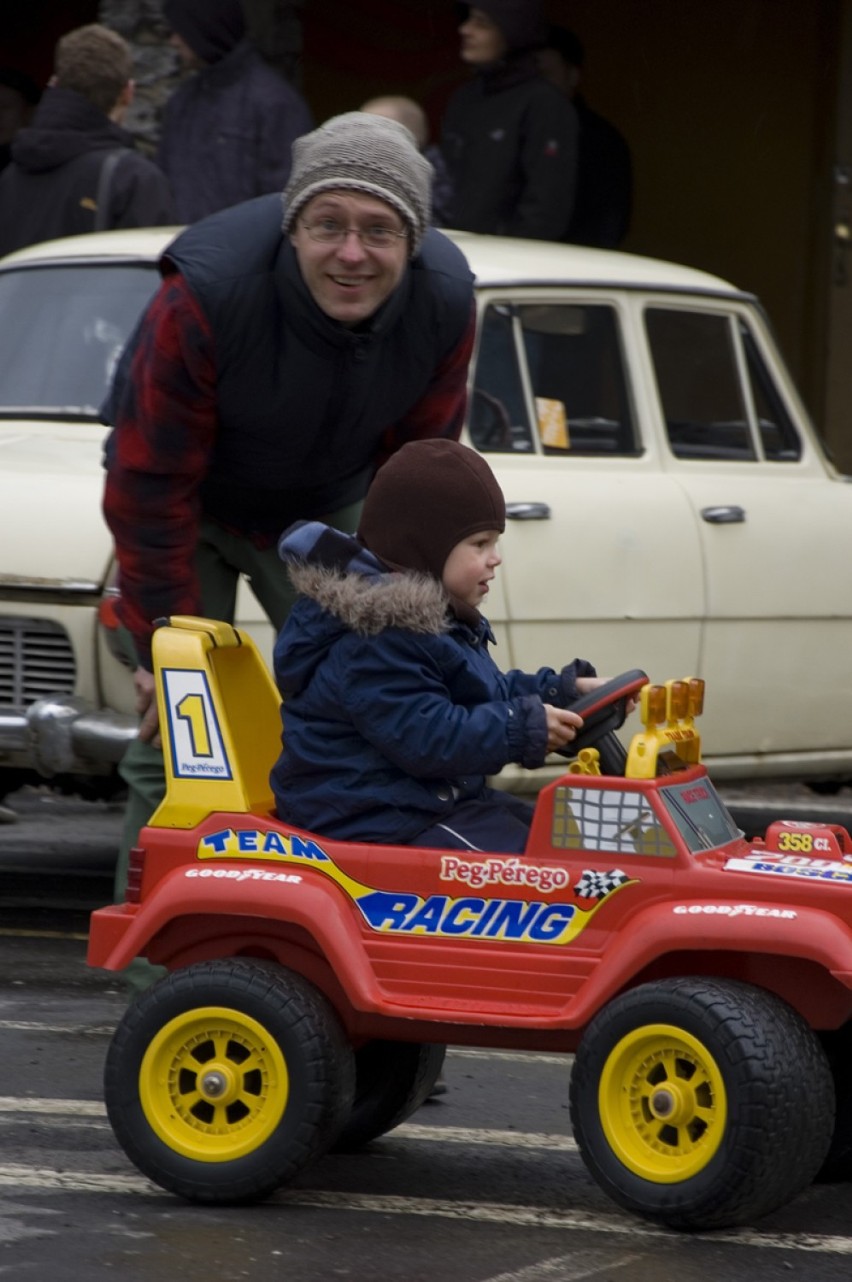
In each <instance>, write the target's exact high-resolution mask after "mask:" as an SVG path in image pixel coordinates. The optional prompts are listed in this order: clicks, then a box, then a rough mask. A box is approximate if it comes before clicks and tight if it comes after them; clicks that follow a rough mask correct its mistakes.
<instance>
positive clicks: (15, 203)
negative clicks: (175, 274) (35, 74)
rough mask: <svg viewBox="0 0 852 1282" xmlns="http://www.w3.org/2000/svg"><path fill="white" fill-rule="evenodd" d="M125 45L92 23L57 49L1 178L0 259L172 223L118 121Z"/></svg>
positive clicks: (159, 181)
mask: <svg viewBox="0 0 852 1282" xmlns="http://www.w3.org/2000/svg"><path fill="white" fill-rule="evenodd" d="M132 74H133V60H132V55H131V51H130V47H129V45H128V44H127V42H126V41H124V40H122V38H121V36H119V35H117V34H116V32H114V31H110V30H109V29H108V28H107V27H103V26H101V25H99V24H98V23H91V24H89V25H88V26H85V27H77V28H76V29H75V30H74V31H69V32H68V33H67V35H64V36H62V37H61V39H60V40H59V41H58V43H57V46H56V57H55V62H54V73H53V76H52V78H51V81H50V85H49V86H48V88H47V89H46V90H45V92H44V93H43V94H42V97H41V101H40V102H39V105H38V107H37V108H36V110H35V112H34V114H33V118H32V122H31V123H30V124H29V125H26V126H24V128H22V129H19V130H18V132H17V134H16V135H15V138H14V140H13V142H12V146H11V152H12V159H11V162H10V163H9V164H8V165H7V166H6V168H5V169H4V170H3V171H2V173H0V254H8V253H10V252H11V251H12V250H14V249H23V247H24V246H25V245H33V244H35V243H36V242H38V241H43V240H52V239H53V238H54V237H57V236H75V235H78V234H82V233H85V232H92V231H99V230H107V229H109V228H113V227H148V226H162V225H165V224H168V223H173V222H174V221H175V210H174V204H173V201H172V196H171V192H170V191H169V185H168V182H167V181H166V179H165V177H164V176H163V174H162V172H161V171H160V169H159V168H158V167H157V166H156V165H155V164H154V162H153V161H151V160H148V159H147V157H145V156H142V155H140V153H139V152H137V151H136V150H135V149H134V146H135V144H134V140H133V136H132V135H131V134H130V133H128V132H127V130H126V129H124V128H122V121H123V120H124V117H125V115H126V112H127V108H128V107H129V106H130V103H131V101H132V100H133V92H134V84H133V79H132Z"/></svg>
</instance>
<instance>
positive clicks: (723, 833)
mask: <svg viewBox="0 0 852 1282" xmlns="http://www.w3.org/2000/svg"><path fill="white" fill-rule="evenodd" d="M659 796H660V799H661V800H662V802H663V805H664V806H665V807H666V809H667V810H668V812H669V814H670V815H671V817H672V819H673V820H674V822H675V824H676V825H677V828H678V831H679V832H680V835H681V836H682V837H683V839H684V841H685V842H686V844H687V846H688V847H689V849H690V850H691V851H693V852H696V851H699V850H712V849H713V848H714V847H715V846H724V845H727V843H728V842H729V841H733V840H734V839H735V838H737V837H741V836H742V835H743V834H742V831H741V829H739V828H738V827H737V825H736V824H735V823H734V821H733V819H732V818H731V815H730V814H729V812H728V810H727V807H726V806H725V803H724V802H723V801H722V798H721V797H720V796H719V794H718V793H717V791H716V789H715V788H714V787H713V785H712V783H711V782H710V780H709V779H706V778H705V779H699V780H698V782H697V783H677V784H672V785H671V786H670V787H667V788H661V789H660V792H659Z"/></svg>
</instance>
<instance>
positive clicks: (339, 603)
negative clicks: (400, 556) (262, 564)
mask: <svg viewBox="0 0 852 1282" xmlns="http://www.w3.org/2000/svg"><path fill="white" fill-rule="evenodd" d="M367 555H369V553H368V554H367ZM290 579H291V581H292V583H293V586H294V588H295V589H296V591H297V592H299V593H301V595H302V596H306V597H309V598H310V600H311V601H315V602H316V603H317V605H319V606H321V607H322V608H323V610H326V611H328V613H329V614H331V615H333V616H334V617H335V619H338V620H339V621H340V622H341V623H342V624H343V625H344V626H345V627H346V628H348V629H349V630H350V631H352V632H357V633H358V635H359V636H362V637H373V636H378V634H379V633H380V632H384V631H385V629H386V628H405V629H406V630H407V631H409V632H424V633H431V634H433V635H436V636H437V635H438V634H439V633H441V632H446V631H448V629H449V626H450V619H449V616H448V613H447V611H448V607H449V598H448V597H447V594H446V592H445V591H444V589H443V588H442V587H441V585H440V583H438V582H437V580H436V579H433V578H430V577H429V576H428V575H426V574H400V573H394V574H392V573H389V572H387V571H384V572H383V571H382V569H381V567H379V565H378V562H377V563H376V573H375V575H372V576H369V577H368V576H366V575H365V574H364V573H363V572H361V573H355V574H348V573H346V572H345V571H343V572H341V571H340V570H337V569H331V568H329V567H328V566H324V565H309V564H306V563H304V562H302V563H298V562H297V563H294V564H292V565H291V566H290Z"/></svg>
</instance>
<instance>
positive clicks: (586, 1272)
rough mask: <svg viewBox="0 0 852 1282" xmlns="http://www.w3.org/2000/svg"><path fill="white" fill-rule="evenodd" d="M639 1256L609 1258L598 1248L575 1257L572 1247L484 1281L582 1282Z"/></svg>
mask: <svg viewBox="0 0 852 1282" xmlns="http://www.w3.org/2000/svg"><path fill="white" fill-rule="evenodd" d="M595 1255H598V1256H600V1257H601V1258H600V1263H599V1264H595V1263H593V1260H594V1257H595ZM641 1258H642V1257H641V1256H639V1255H625V1256H624V1257H623V1258H622V1259H620V1260H610V1259H608V1258H607V1257H605V1256H604V1253H603V1252H602V1251H598V1252H595V1251H584V1252H583V1259H582V1261H579V1260H578V1259H577V1253H576V1251H574V1252H572V1253H571V1254H570V1255H557V1256H554V1257H553V1258H552V1259H550V1260H539V1261H538V1263H536V1264H529V1265H527V1266H526V1268H523V1269H517V1270H514V1271H513V1272H511V1273H498V1274H495V1276H494V1277H492V1278H487V1279H486V1282H586V1280H587V1279H589V1278H595V1277H597V1276H598V1274H599V1273H604V1272H606V1275H607V1278H609V1277H610V1275H611V1274H612V1273H613V1272H614V1271H615V1270H616V1269H624V1268H626V1267H627V1265H628V1264H635V1263H636V1261H637V1260H640V1259H641Z"/></svg>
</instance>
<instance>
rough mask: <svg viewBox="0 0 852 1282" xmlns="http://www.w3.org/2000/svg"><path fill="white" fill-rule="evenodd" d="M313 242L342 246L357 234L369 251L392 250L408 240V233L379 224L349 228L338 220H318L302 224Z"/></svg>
mask: <svg viewBox="0 0 852 1282" xmlns="http://www.w3.org/2000/svg"><path fill="white" fill-rule="evenodd" d="M302 226H303V227H304V229H305V231H306V232H307V233H308V235H309V236H310V238H311V240H316V241H318V242H319V243H320V244H321V245H342V244H343V242H344V241H345V240H346V238H347V236H348V235H349V233H350V232H353V231H354V233H355V235H356V236H357V237H358V239H359V240H360V242H361V244H362V245H367V246H368V248H369V249H390V248H391V246H392V245H394V244H395V243H396V241H398V240H406V239H407V237H408V232H407V231H396V230H395V229H394V228H393V227H385V226H383V225H382V224H381V223H377V224H376V226H374V227H347V226H346V225H345V224H344V223H339V222H338V221H337V219H336V218H318V219H317V221H316V222H315V223H306V222H304V221H303V222H302Z"/></svg>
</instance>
